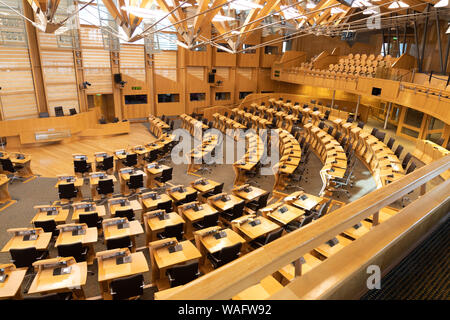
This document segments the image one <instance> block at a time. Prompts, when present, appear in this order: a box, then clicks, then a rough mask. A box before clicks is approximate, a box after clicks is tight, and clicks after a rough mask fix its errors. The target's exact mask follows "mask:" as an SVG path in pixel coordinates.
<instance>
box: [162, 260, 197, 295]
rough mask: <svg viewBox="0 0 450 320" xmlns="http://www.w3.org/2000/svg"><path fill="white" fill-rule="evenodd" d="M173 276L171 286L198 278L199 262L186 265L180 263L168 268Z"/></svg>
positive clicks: (168, 271)
mask: <svg viewBox="0 0 450 320" xmlns="http://www.w3.org/2000/svg"><path fill="white" fill-rule="evenodd" d="M167 273H168V274H169V275H170V277H171V278H172V281H171V283H170V287H172V288H173V287H177V286H181V285H184V284H186V283H188V282H191V281H192V280H195V279H197V278H198V262H196V261H194V262H191V263H187V264H184V265H178V266H175V267H172V268H170V269H168V270H167Z"/></svg>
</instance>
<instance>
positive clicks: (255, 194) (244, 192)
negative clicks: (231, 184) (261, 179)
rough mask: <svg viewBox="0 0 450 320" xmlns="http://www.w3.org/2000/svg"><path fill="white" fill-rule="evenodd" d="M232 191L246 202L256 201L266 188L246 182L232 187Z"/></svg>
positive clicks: (264, 192)
mask: <svg viewBox="0 0 450 320" xmlns="http://www.w3.org/2000/svg"><path fill="white" fill-rule="evenodd" d="M232 192H233V194H234V195H236V196H238V197H239V198H241V199H244V200H245V202H246V203H248V202H251V201H256V200H257V199H259V197H261V196H262V195H264V194H266V193H267V191H266V190H263V189H261V188H258V187H254V186H250V185H248V184H245V185H242V186H239V187H237V188H234V189H233V190H232Z"/></svg>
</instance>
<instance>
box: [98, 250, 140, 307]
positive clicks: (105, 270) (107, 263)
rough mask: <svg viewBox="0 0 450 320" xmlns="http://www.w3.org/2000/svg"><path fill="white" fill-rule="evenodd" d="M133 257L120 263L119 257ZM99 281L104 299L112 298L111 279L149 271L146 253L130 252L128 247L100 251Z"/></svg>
mask: <svg viewBox="0 0 450 320" xmlns="http://www.w3.org/2000/svg"><path fill="white" fill-rule="evenodd" d="M127 256H129V257H131V261H130V262H126V263H120V264H118V263H117V262H118V261H117V258H119V257H127ZM96 257H97V261H98V282H99V285H100V292H101V294H102V296H103V299H104V300H112V296H111V293H110V287H109V284H110V282H111V280H114V279H119V278H123V277H128V276H132V275H136V274H141V273H145V272H148V271H149V269H148V264H147V260H146V259H145V256H144V253H142V252H134V253H130V251H129V250H128V249H113V250H107V251H102V252H98V253H97V255H96Z"/></svg>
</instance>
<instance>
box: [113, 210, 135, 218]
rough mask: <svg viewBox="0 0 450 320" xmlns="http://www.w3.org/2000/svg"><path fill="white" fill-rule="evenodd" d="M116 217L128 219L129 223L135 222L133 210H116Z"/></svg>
mask: <svg viewBox="0 0 450 320" xmlns="http://www.w3.org/2000/svg"><path fill="white" fill-rule="evenodd" d="M115 217H118V218H127V219H128V221H133V220H134V219H135V216H134V211H133V209H131V208H130V209H125V210H116V213H115Z"/></svg>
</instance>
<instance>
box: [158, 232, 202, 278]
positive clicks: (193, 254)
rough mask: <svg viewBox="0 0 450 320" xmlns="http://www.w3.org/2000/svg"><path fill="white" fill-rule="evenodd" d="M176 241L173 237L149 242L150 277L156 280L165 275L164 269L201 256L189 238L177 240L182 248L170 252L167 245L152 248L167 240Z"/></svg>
mask: <svg viewBox="0 0 450 320" xmlns="http://www.w3.org/2000/svg"><path fill="white" fill-rule="evenodd" d="M174 240H175V241H176V239H175V238H170V239H165V240H160V241H155V242H151V243H150V248H149V250H150V257H151V259H152V279H153V282H156V281H157V280H158V279H162V278H165V277H166V270H167V269H168V268H170V267H173V266H176V265H178V264H183V263H186V262H191V261H193V260H198V259H200V258H201V256H202V255H201V253H200V251H198V249H197V248H196V247H195V245H193V244H192V242H190V241H189V240H186V241H181V242H178V244H180V245H181V246H182V247H183V250H181V251H177V252H173V253H170V252H169V247H167V246H166V247H162V248H157V249H154V248H155V246H158V245H159V244H161V243H167V242H168V241H174Z"/></svg>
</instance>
